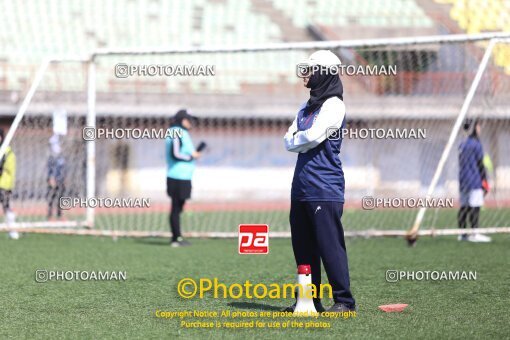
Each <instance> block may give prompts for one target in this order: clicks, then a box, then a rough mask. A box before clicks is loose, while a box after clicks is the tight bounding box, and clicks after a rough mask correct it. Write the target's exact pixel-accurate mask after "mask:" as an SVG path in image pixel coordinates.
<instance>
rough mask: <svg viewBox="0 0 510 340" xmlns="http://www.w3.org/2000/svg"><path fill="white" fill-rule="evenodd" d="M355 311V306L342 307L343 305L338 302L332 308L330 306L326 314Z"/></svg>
mask: <svg viewBox="0 0 510 340" xmlns="http://www.w3.org/2000/svg"><path fill="white" fill-rule="evenodd" d="M355 311H356V306H354V307H347V306H346V305H344V304H343V303H340V302H335V304H334V305H333V306H331V308H329V309H328V312H332V313H345V312H355Z"/></svg>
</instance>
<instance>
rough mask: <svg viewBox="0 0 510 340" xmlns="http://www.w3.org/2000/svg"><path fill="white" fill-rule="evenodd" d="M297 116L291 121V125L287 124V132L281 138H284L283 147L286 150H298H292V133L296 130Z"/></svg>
mask: <svg viewBox="0 0 510 340" xmlns="http://www.w3.org/2000/svg"><path fill="white" fill-rule="evenodd" d="M297 130H298V129H297V118H295V119H294V121H293V122H292V124H291V126H289V129H288V130H287V133H286V134H285V136H284V137H283V139H284V140H285V148H286V149H287V151H292V152H299V151H294V145H293V143H294V134H295V133H296V132H297Z"/></svg>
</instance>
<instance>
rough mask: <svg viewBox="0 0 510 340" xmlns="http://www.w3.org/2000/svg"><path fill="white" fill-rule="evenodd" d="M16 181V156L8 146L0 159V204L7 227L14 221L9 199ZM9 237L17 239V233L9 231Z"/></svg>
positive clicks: (0, 131) (0, 134)
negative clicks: (0, 204)
mask: <svg viewBox="0 0 510 340" xmlns="http://www.w3.org/2000/svg"><path fill="white" fill-rule="evenodd" d="M3 142H4V130H3V129H0V145H1V144H2V143H3ZM15 181H16V155H14V152H13V151H12V149H11V147H10V146H8V147H7V149H6V150H5V155H4V156H3V157H2V158H1V159H0V203H2V207H3V209H4V216H5V221H6V223H7V225H10V224H13V223H14V220H15V215H14V212H13V211H12V210H11V207H10V199H11V195H12V190H13V189H14V182H15ZM9 236H10V237H11V238H13V239H18V238H19V233H18V232H17V231H11V232H10V233H9Z"/></svg>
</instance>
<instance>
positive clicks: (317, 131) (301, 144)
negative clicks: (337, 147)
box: [287, 97, 345, 152]
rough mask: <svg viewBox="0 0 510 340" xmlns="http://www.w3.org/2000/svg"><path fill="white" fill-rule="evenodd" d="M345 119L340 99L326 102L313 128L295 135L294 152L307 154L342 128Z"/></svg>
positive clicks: (330, 99) (336, 98)
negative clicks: (334, 131) (333, 132)
mask: <svg viewBox="0 0 510 340" xmlns="http://www.w3.org/2000/svg"><path fill="white" fill-rule="evenodd" d="M344 118H345V105H344V102H343V101H342V100H340V99H339V98H338V97H333V98H329V99H328V100H326V101H325V102H324V103H323V104H322V107H321V110H320V111H319V113H318V115H317V118H316V119H315V122H313V125H312V127H311V128H309V129H308V130H305V131H299V132H297V133H295V134H294V135H293V138H292V148H293V150H289V149H288V148H287V150H289V151H294V150H296V151H294V152H307V151H308V150H310V149H313V148H314V147H316V146H317V145H319V144H320V143H322V142H323V141H324V140H326V138H327V137H328V133H329V134H331V132H332V131H333V130H337V129H339V128H340V127H341V126H342V122H343V121H344Z"/></svg>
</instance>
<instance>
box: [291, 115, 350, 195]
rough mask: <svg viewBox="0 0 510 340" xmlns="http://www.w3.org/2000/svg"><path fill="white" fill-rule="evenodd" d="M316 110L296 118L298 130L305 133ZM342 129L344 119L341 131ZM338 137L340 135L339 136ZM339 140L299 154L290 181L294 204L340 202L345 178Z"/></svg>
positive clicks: (313, 118) (340, 140)
mask: <svg viewBox="0 0 510 340" xmlns="http://www.w3.org/2000/svg"><path fill="white" fill-rule="evenodd" d="M319 112H320V109H318V110H317V111H315V112H313V113H310V114H308V115H305V114H304V107H303V108H302V109H301V110H300V111H299V113H298V116H297V128H298V131H304V130H308V129H309V128H310V127H311V126H312V125H313V123H314V121H315V118H316V116H317V115H318V114H319ZM344 126H345V118H344V121H343V122H342V128H344ZM340 136H341V134H340ZM341 146H342V139H341V138H339V139H336V140H334V139H326V140H325V141H323V142H322V143H321V144H319V145H317V146H316V147H315V148H313V149H310V150H308V151H307V152H305V153H299V154H298V159H297V162H296V169H295V170H294V178H293V179H292V190H291V199H292V200H296V201H333V202H341V203H343V202H344V191H345V179H344V172H343V170H342V162H341V161H340V155H339V154H340V147H341Z"/></svg>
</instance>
